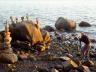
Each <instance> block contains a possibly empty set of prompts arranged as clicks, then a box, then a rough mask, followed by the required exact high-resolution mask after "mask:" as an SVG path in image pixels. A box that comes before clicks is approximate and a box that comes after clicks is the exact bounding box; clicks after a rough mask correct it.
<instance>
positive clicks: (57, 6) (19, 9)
mask: <svg viewBox="0 0 96 72" xmlns="http://www.w3.org/2000/svg"><path fill="white" fill-rule="evenodd" d="M78 4H79V3H78ZM78 4H77V3H73V4H72V3H71V2H70V3H68V2H66V3H62V2H60V3H58V2H55V1H53V2H50V0H49V2H48V1H47V2H40V1H39V2H38V1H37V2H32V1H30V2H27V1H26V2H23V1H14V2H12V1H3V2H2V1H0V30H3V29H4V20H5V18H7V19H8V21H9V22H10V16H14V17H18V18H20V17H21V16H26V14H27V13H28V14H29V16H30V17H31V19H32V20H34V21H35V18H36V17H38V18H39V19H40V23H41V27H44V26H45V25H51V26H53V27H54V25H55V22H56V20H57V19H58V17H65V18H69V19H73V20H74V21H76V23H77V30H78V31H84V32H89V33H90V34H92V35H93V36H94V37H96V6H94V5H92V4H91V5H87V4H83V5H82V4H79V5H78ZM81 21H87V22H89V23H90V24H91V25H92V27H88V28H80V27H78V23H79V22H81Z"/></svg>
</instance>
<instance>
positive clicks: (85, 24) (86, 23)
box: [79, 21, 91, 27]
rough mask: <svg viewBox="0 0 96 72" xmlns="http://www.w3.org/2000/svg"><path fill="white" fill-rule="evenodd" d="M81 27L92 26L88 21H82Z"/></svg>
mask: <svg viewBox="0 0 96 72" xmlns="http://www.w3.org/2000/svg"><path fill="white" fill-rule="evenodd" d="M79 26H80V27H91V25H90V24H89V23H88V22H85V21H81V22H80V24H79Z"/></svg>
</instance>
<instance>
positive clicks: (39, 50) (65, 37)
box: [0, 17, 96, 72]
mask: <svg viewBox="0 0 96 72" xmlns="http://www.w3.org/2000/svg"><path fill="white" fill-rule="evenodd" d="M10 18H11V22H12V24H11V25H9V30H10V32H11V30H12V31H13V29H14V28H15V30H16V28H17V29H18V30H19V27H21V29H20V31H21V32H22V30H23V28H24V27H22V25H23V22H24V23H27V25H30V23H34V22H31V21H29V19H28V17H27V21H26V20H23V17H21V22H18V23H20V24H21V25H19V24H18V23H17V22H16V24H15V23H14V21H13V17H10ZM36 23H38V20H36ZM13 24H14V25H13ZM12 25H13V26H14V28H11V26H12ZM18 25H19V27H18ZM24 25H25V27H26V24H24ZM57 25H58V26H57ZM82 25H83V26H82ZM79 26H81V27H90V26H91V25H90V24H89V23H87V22H84V21H83V22H81V23H80V24H79ZM55 27H56V28H53V27H51V26H45V27H44V28H42V29H40V32H41V34H42V35H43V36H44V38H45V39H44V40H45V41H44V43H45V42H46V43H48V41H50V42H49V43H48V44H47V45H46V44H40V43H36V44H34V45H33V46H30V42H28V41H21V40H18V39H19V38H18V35H19V34H18V33H16V32H15V31H14V32H15V33H16V34H18V35H17V38H16V37H15V39H14V36H13V35H11V37H12V39H13V40H15V41H13V40H12V42H11V43H10V44H11V48H12V50H13V51H12V50H10V48H9V49H5V50H4V52H3V51H2V48H1V51H0V53H1V56H0V62H1V63H0V71H1V72H95V71H96V69H95V68H96V47H95V46H94V44H96V40H95V39H94V38H90V41H91V43H92V45H91V48H90V59H89V60H88V61H86V62H85V61H84V60H83V59H82V55H81V48H80V43H79V40H78V35H79V34H80V32H78V31H76V30H75V29H76V22H75V21H73V20H69V19H64V18H63V17H60V18H58V20H57V21H56V23H55ZM7 28H8V26H7V25H6V26H5V32H7V31H8V29H7ZM37 28H38V26H37ZM24 29H26V28H24ZM20 31H19V32H20ZM44 31H47V33H46V32H44ZM14 32H13V34H14ZM29 32H30V31H29ZM36 32H37V35H38V36H39V37H40V34H38V31H36ZM36 32H35V33H34V32H32V34H33V35H35V36H36ZM11 33H12V32H11ZM3 34H4V31H1V32H0V37H1V38H0V40H1V41H0V42H1V45H2V43H3V40H2V38H3V37H2V36H4V35H3ZM26 34H27V33H26V32H25V34H24V35H23V37H24V36H25V35H26ZM86 34H87V33H86ZM49 35H50V38H49ZM38 36H37V37H38ZM4 37H5V38H6V37H7V36H4ZM19 37H22V35H21V36H20V35H19ZM39 37H38V38H36V39H38V40H40V39H39ZM32 38H33V37H32ZM16 39H17V40H16ZM23 39H24V38H23ZM25 39H26V37H25ZM34 39H35V37H34V38H33V40H34ZM38 40H37V41H38ZM33 42H35V41H33ZM5 43H6V41H5ZM1 47H2V46H1ZM6 52H9V53H8V54H10V52H12V53H11V54H13V53H14V54H15V55H16V56H17V57H18V61H16V57H15V56H13V57H12V56H11V57H9V58H7V59H9V60H10V62H11V60H12V62H11V63H9V61H8V63H5V62H6V61H7V59H6V56H7V54H6ZM2 53H3V54H6V56H5V58H4V59H6V60H5V62H4V63H3V62H2V61H3V60H2V57H3V56H4V55H3V54H2ZM11 54H10V55H11ZM2 55H3V56H2ZM10 55H8V56H10ZM12 58H13V59H12ZM14 61H16V62H14Z"/></svg>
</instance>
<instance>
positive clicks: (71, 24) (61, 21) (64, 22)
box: [55, 17, 76, 31]
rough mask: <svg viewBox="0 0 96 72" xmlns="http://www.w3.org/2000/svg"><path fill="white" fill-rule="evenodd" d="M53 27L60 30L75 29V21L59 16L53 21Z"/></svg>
mask: <svg viewBox="0 0 96 72" xmlns="http://www.w3.org/2000/svg"><path fill="white" fill-rule="evenodd" d="M55 27H56V29H57V30H60V31H74V30H75V29H76V22H75V21H73V20H69V19H65V18H63V17H59V18H58V20H57V21H56V23H55Z"/></svg>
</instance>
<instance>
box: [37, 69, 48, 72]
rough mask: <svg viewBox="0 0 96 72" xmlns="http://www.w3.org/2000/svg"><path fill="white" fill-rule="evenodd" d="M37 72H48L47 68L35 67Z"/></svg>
mask: <svg viewBox="0 0 96 72" xmlns="http://www.w3.org/2000/svg"><path fill="white" fill-rule="evenodd" d="M37 70H38V72H49V71H48V69H47V68H37Z"/></svg>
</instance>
